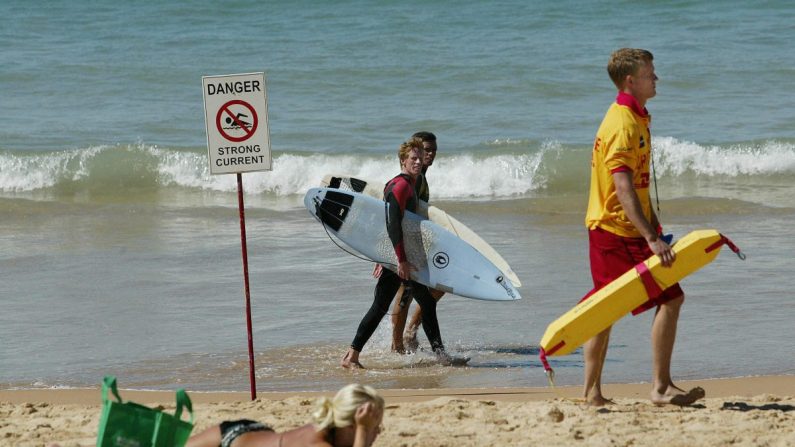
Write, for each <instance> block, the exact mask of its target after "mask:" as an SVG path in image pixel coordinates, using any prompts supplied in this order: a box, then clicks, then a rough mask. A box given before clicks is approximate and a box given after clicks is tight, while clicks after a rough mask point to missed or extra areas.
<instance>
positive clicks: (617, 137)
mask: <svg viewBox="0 0 795 447" xmlns="http://www.w3.org/2000/svg"><path fill="white" fill-rule="evenodd" d="M650 125H651V115H649V113H648V111H647V110H646V108H644V107H640V104H638V101H637V100H636V99H635V98H634V97H633V96H632V95H629V94H626V93H623V92H619V94H618V97H617V98H616V102H615V103H613V104H612V105H611V106H610V108H609V109H608V110H607V113H606V114H605V117H604V119H603V120H602V124H601V125H600V126H599V130H598V131H597V132H596V140H595V141H594V147H593V152H592V153H591V191H590V195H589V197H588V211H587V212H586V215H585V226H587V227H588V229H591V230H593V229H595V228H597V227H599V228H602V229H603V230H605V231H609V232H611V233H613V234H617V235H619V236H623V237H642V236H641V234H640V232H639V231H638V230H637V229H636V228H635V226H634V225H633V224H632V222H630V221H629V219H628V218H627V215H626V213H625V212H624V209H623V207H622V206H621V203H620V202H619V200H618V196H617V195H616V187H615V184H614V183H613V173H615V172H620V171H628V172H631V173H632V184H633V185H634V187H635V191H636V192H637V194H638V198H639V199H640V205H641V209H642V211H643V215H644V216H646V219H648V220H649V222H651V220H652V219H651V212H652V211H651V199H650V197H649V183H650V164H651V133H650V132H649V126H650Z"/></svg>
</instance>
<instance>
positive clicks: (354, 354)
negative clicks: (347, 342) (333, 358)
mask: <svg viewBox="0 0 795 447" xmlns="http://www.w3.org/2000/svg"><path fill="white" fill-rule="evenodd" d="M340 366H342V367H343V368H345V369H364V366H362V364H361V363H359V352H358V351H356V350H354V349H353V348H351V349H348V352H346V353H345V356H344V357H343V358H342V361H341V362H340Z"/></svg>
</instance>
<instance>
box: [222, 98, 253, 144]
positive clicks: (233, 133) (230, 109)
mask: <svg viewBox="0 0 795 447" xmlns="http://www.w3.org/2000/svg"><path fill="white" fill-rule="evenodd" d="M258 123H259V119H258V117H257V111H256V110H255V109H254V107H252V106H251V104H249V103H247V102H245V101H242V100H240V99H234V100H232V101H229V102H227V103H225V104H224V105H222V106H221V107H220V108H219V109H218V114H217V115H216V116H215V125H216V127H217V128H218V132H220V133H221V135H222V136H223V137H224V138H226V139H227V140H229V141H234V142H240V141H246V140H248V139H249V138H251V136H252V135H254V132H255V131H256V130H257V124H258Z"/></svg>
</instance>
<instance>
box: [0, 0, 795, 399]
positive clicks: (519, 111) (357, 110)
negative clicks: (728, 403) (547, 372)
mask: <svg viewBox="0 0 795 447" xmlns="http://www.w3.org/2000/svg"><path fill="white" fill-rule="evenodd" d="M793 17H795V5H793V4H792V3H791V2H786V1H770V2H764V3H762V4H748V3H746V2H723V3H722V6H721V7H720V8H716V7H715V6H714V5H709V4H706V3H703V2H691V1H663V2H652V3H649V4H646V3H644V4H641V5H638V4H637V3H635V2H632V3H630V2H618V3H616V2H587V3H585V4H583V3H582V2H573V1H561V2H554V4H552V3H551V2H522V1H500V2H488V3H484V2H444V1H443V2H434V3H432V4H426V2H419V1H406V2H400V3H397V2H388V1H375V2H358V1H347V2H333V4H328V5H322V4H320V5H319V4H317V3H316V2H303V1H298V2H269V3H262V2H246V1H241V2H222V3H214V4H209V3H207V2H196V1H194V2H179V3H175V4H170V3H160V2H135V3H130V4H128V3H120V4H116V3H112V2H91V3H80V2H75V3H74V4H70V3H63V2H51V1H44V2H39V3H36V4H32V3H29V2H20V1H13V0H12V1H6V2H3V3H2V4H0V42H2V43H3V44H4V45H3V48H4V49H3V51H2V52H0V66H1V67H2V69H0V85H2V89H0V106H1V107H0V302H1V303H2V307H3V309H2V312H0V389H9V388H49V387H89V386H97V384H98V383H99V382H100V381H101V378H102V376H103V375H105V374H115V375H116V376H118V378H119V381H120V383H121V384H122V386H124V387H134V388H142V389H173V388H175V387H177V386H183V387H186V388H188V389H189V390H205V391H208V390H235V391H244V390H247V389H248V386H249V383H248V354H247V337H246V326H245V306H244V294H243V276H242V265H241V255H240V229H239V226H238V223H239V220H238V210H237V192H236V180H235V176H234V175H218V176H211V175H209V169H208V166H207V164H208V163H207V148H206V134H205V130H204V117H203V114H204V110H203V108H202V91H201V77H202V76H205V75H218V74H227V73H244V72H254V71H264V72H265V75H266V79H267V91H268V107H269V125H270V129H271V142H272V147H273V166H274V169H273V171H270V172H259V173H248V174H244V175H243V184H244V191H245V202H246V209H245V212H246V226H247V228H246V229H247V235H248V241H247V245H248V260H249V271H250V285H251V301H252V320H253V329H254V331H253V334H254V338H253V340H254V349H255V364H256V376H257V383H258V389H259V390H261V391H284V390H331V389H335V388H337V387H338V386H340V385H341V384H344V383H347V382H350V381H359V382H364V383H368V384H371V385H374V386H376V387H379V388H385V387H389V388H419V387H422V388H434V387H502V386H543V385H545V384H546V379H545V376H544V374H543V371H542V368H541V365H540V363H539V361H538V358H537V343H538V341H539V340H540V339H541V336H542V334H543V332H544V330H545V329H546V326H547V325H548V324H549V323H550V322H551V321H553V320H554V319H555V318H557V317H558V316H560V315H561V314H563V313H564V312H565V311H567V310H568V309H569V308H570V307H572V306H573V305H574V304H575V303H576V302H577V301H578V300H579V298H580V297H581V296H582V295H583V294H584V293H586V292H587V291H588V290H589V289H590V286H591V283H590V274H589V271H588V260H587V234H586V231H585V229H584V227H583V218H584V212H585V206H586V202H587V193H588V176H589V170H588V165H589V159H590V152H589V151H590V147H591V143H592V139H593V135H594V133H595V131H596V128H597V127H598V125H599V122H600V120H601V118H602V116H603V114H604V111H605V110H606V108H607V107H608V105H609V104H610V102H611V101H612V100H613V98H614V96H615V91H614V88H613V87H612V86H611V83H610V81H609V79H608V78H607V75H606V71H605V64H606V61H607V58H608V56H609V54H610V52H611V51H612V50H614V49H616V48H620V47H624V46H632V47H643V48H648V49H650V50H652V51H653V52H654V54H655V66H656V68H657V73H658V76H659V77H660V81H659V82H658V86H657V91H658V96H657V97H656V98H654V99H652V100H651V101H650V102H649V104H648V107H649V109H650V111H651V113H652V115H653V117H654V118H653V126H652V134H653V141H652V143H653V148H654V151H655V174H656V177H657V190H658V194H657V195H658V196H659V202H660V203H659V211H660V215H661V220H662V222H663V224H664V226H665V228H666V231H670V232H673V233H674V234H675V235H676V236H683V235H684V234H687V233H688V232H689V231H692V230H695V229H701V228H715V229H718V230H719V231H721V232H722V233H723V234H725V235H727V236H728V237H729V238H731V239H732V240H733V241H734V242H735V243H736V244H737V245H738V246H740V248H741V249H743V251H744V252H745V253H746V255H747V260H746V261H744V262H743V261H740V260H739V259H737V257H735V256H734V255H733V254H732V253H731V252H730V251H728V250H725V249H724V250H723V252H722V253H721V254H720V255H719V257H718V258H717V259H716V260H715V261H714V262H713V263H712V264H710V265H708V266H707V267H705V268H704V269H703V270H701V271H699V272H698V273H696V274H694V275H692V276H691V277H689V278H687V279H686V280H684V281H683V287H684V289H685V292H686V294H687V301H686V304H685V307H684V310H683V314H682V317H681V319H680V325H679V335H678V339H677V345H676V351H675V353H674V364H673V372H674V375H675V378H680V379H696V378H713V377H737V376H747V375H757V374H789V375H792V374H795V325H793V323H792V321H793V318H795V297H793V292H792V291H793V289H795V280H793V272H795V262H793V250H794V249H795V244H794V243H793V240H795V230H794V229H793V225H792V222H793V218H795V106H794V105H795V90H793V88H792V86H793V83H795V57H792V56H794V54H793V52H792V48H791V42H792V41H793V40H795V21H793ZM418 130H430V131H433V132H435V133H436V134H437V136H438V137H439V148H440V149H439V154H438V157H437V162H436V163H435V164H434V166H433V167H432V168H431V171H429V182H430V186H431V201H432V203H433V204H435V205H436V206H439V207H441V208H443V209H444V210H446V211H447V212H448V213H450V214H452V215H453V216H455V217H456V218H458V219H459V220H461V221H462V222H464V223H466V224H467V225H468V226H469V227H470V228H472V229H474V230H476V231H477V232H478V233H479V234H480V235H481V236H482V237H483V238H484V239H486V240H487V241H489V242H490V243H491V245H492V246H493V247H494V248H496V249H497V250H498V251H499V252H500V253H501V254H502V255H503V257H504V258H505V259H506V260H507V261H508V262H509V263H510V264H511V266H512V267H513V269H514V271H516V272H517V274H518V275H519V277H520V279H521V280H522V283H523V287H522V288H521V289H520V291H521V292H522V294H523V296H524V299H523V300H521V301H518V302H511V303H490V302H481V301H475V300H469V299H465V298H461V297H457V296H447V297H445V298H443V299H442V301H441V302H440V304H439V315H440V323H441V329H442V335H443V337H444V339H445V342H446V344H447V346H448V348H449V349H450V350H451V351H453V352H455V353H457V354H460V355H466V356H470V357H471V358H472V360H471V361H470V363H469V366H468V367H466V368H445V367H440V366H438V365H434V364H433V363H432V362H431V361H430V358H431V357H430V355H429V354H428V353H427V352H425V351H420V352H418V353H416V354H413V355H409V356H399V355H396V354H392V353H390V352H389V338H390V331H391V328H390V325H389V322H388V318H385V319H384V322H383V324H382V325H381V327H380V328H379V330H378V331H377V332H376V334H375V336H374V337H373V339H372V340H371V341H370V343H369V344H368V345H367V347H366V348H365V351H364V352H363V353H362V358H361V360H362V362H363V363H364V364H365V366H368V367H369V369H368V370H367V371H364V372H356V373H351V372H349V371H344V370H342V369H341V368H339V367H338V366H337V365H338V362H339V360H340V358H341V357H342V355H343V353H344V351H345V349H346V347H347V345H348V344H349V343H350V341H351V339H352V337H353V335H354V332H355V330H356V326H357V325H358V322H359V320H360V318H361V317H362V315H364V313H365V312H366V310H367V309H368V307H369V306H370V303H371V300H372V291H373V290H372V289H373V286H374V280H373V279H372V277H371V276H370V271H371V269H372V266H371V265H370V264H369V263H367V262H365V261H361V260H358V259H356V258H354V257H352V256H349V255H347V254H346V253H344V252H342V251H340V250H339V249H338V248H337V247H336V246H335V245H334V244H333V243H332V242H331V241H329V240H328V238H327V236H326V234H325V232H324V231H323V229H322V227H321V226H320V225H319V224H317V222H316V221H315V220H314V219H313V218H312V217H311V216H310V215H309V213H307V211H306V210H305V209H304V208H303V206H302V203H301V200H302V198H303V194H304V192H305V191H306V190H307V189H308V188H310V187H314V186H317V184H318V183H319V181H320V179H321V178H322V177H323V176H324V175H325V174H329V173H349V174H353V175H357V176H360V177H363V178H369V179H373V180H378V181H385V180H387V179H388V178H391V177H392V176H393V175H395V174H397V172H398V163H397V160H396V149H397V146H398V145H399V143H400V142H401V141H403V140H405V139H406V138H407V137H408V136H409V135H411V134H412V133H413V132H415V131H418ZM650 324H651V316H650V315H646V314H644V315H642V316H638V317H628V318H625V319H623V320H621V321H620V322H619V323H618V324H617V325H616V326H615V328H614V332H613V336H612V337H611V342H612V345H611V347H610V350H609V352H608V360H607V366H606V370H605V374H604V380H605V381H606V382H642V381H648V380H649V379H650V361H651V360H650V358H651V354H650V348H649V328H650ZM420 340H421V343H422V344H421V346H424V347H425V348H426V349H427V340H425V339H424V336H422V335H421V337H420ZM552 366H553V367H554V368H555V369H556V372H557V377H558V379H557V382H558V383H559V384H571V385H573V384H579V383H580V382H581V380H582V357H581V355H580V353H579V351H578V352H576V353H575V354H572V355H569V356H564V357H559V358H557V357H555V358H552Z"/></svg>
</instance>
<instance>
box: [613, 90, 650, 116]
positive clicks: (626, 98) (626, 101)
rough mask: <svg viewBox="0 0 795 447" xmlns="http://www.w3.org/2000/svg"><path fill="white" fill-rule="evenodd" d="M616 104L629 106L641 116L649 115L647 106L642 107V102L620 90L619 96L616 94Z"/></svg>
mask: <svg viewBox="0 0 795 447" xmlns="http://www.w3.org/2000/svg"><path fill="white" fill-rule="evenodd" d="M616 104H618V105H620V106H626V107H629V108H630V109H632V111H633V112H635V114H636V115H638V116H640V117H643V118H645V117H647V116H649V111H648V110H647V109H646V107H641V106H640V103H638V100H637V99H636V98H635V97H634V96H632V95H630V94H629V93H624V92H618V96H616Z"/></svg>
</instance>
